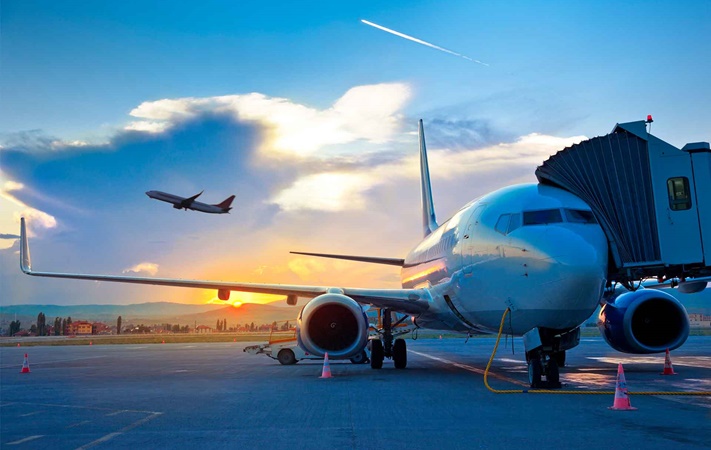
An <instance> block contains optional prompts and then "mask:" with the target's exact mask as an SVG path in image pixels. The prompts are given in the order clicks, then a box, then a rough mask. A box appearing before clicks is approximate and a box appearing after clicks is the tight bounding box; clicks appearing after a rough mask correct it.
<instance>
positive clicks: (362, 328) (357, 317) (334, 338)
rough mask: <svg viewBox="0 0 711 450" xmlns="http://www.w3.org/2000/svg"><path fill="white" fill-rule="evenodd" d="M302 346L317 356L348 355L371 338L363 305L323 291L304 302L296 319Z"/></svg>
mask: <svg viewBox="0 0 711 450" xmlns="http://www.w3.org/2000/svg"><path fill="white" fill-rule="evenodd" d="M296 335H297V337H298V340H299V345H300V346H301V348H303V349H304V350H306V351H307V352H309V353H311V354H312V355H316V356H323V355H324V354H325V353H326V352H328V356H329V357H332V358H348V357H351V356H353V355H355V354H357V353H359V352H361V351H362V350H363V349H364V348H365V344H367V342H368V318H367V317H366V315H365V312H363V308H361V306H360V305H359V304H358V302H356V301H355V300H353V299H352V298H350V297H348V296H346V295H343V294H332V293H329V294H323V295H319V296H318V297H316V298H314V299H313V300H311V301H310V302H308V303H307V304H306V306H304V308H303V309H302V310H301V313H300V314H299V319H298V321H297V323H296Z"/></svg>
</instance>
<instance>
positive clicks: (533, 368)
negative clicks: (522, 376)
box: [528, 357, 543, 388]
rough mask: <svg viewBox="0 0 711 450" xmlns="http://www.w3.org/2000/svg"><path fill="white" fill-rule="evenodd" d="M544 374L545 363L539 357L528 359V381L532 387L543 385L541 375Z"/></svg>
mask: <svg viewBox="0 0 711 450" xmlns="http://www.w3.org/2000/svg"><path fill="white" fill-rule="evenodd" d="M542 375H543V364H541V360H540V359H539V358H536V357H533V358H531V359H530V360H529V361H528V382H529V383H530V384H531V387H532V388H536V387H538V386H540V385H541V376H542Z"/></svg>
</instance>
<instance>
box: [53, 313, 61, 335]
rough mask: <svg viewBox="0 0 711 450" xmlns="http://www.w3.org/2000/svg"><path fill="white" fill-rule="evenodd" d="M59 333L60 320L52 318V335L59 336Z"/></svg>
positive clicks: (59, 318)
mask: <svg viewBox="0 0 711 450" xmlns="http://www.w3.org/2000/svg"><path fill="white" fill-rule="evenodd" d="M61 331H62V318H61V317H55V318H54V335H55V336H59V335H60V333H61Z"/></svg>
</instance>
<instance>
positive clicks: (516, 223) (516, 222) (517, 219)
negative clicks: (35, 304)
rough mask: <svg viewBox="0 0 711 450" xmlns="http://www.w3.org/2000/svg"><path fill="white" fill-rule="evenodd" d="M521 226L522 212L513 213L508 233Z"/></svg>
mask: <svg viewBox="0 0 711 450" xmlns="http://www.w3.org/2000/svg"><path fill="white" fill-rule="evenodd" d="M520 227H521V214H518V213H516V214H511V219H510V220H509V229H508V231H507V232H506V234H508V233H511V232H512V231H513V230H515V229H517V228H520Z"/></svg>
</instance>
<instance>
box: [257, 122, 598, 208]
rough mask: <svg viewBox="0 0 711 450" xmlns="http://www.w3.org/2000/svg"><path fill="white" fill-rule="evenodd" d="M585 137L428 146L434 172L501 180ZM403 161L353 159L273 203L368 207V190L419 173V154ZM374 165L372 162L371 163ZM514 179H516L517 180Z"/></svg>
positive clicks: (305, 178) (287, 190)
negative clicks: (494, 176)
mask: <svg viewBox="0 0 711 450" xmlns="http://www.w3.org/2000/svg"><path fill="white" fill-rule="evenodd" d="M583 139H586V138H585V136H573V137H568V138H560V137H556V136H547V135H542V134H537V133H532V134H529V135H526V136H522V137H520V138H518V139H516V140H515V141H514V142H510V143H501V144H496V145H490V146H487V147H484V148H478V149H471V150H452V149H449V148H440V149H429V150H428V158H429V163H430V171H431V173H432V174H433V177H437V178H440V179H441V178H447V179H456V178H459V177H462V176H470V175H473V174H482V173H486V174H489V175H491V174H500V177H501V179H502V180H506V179H508V178H510V177H511V176H517V175H518V174H519V173H520V172H521V171H523V170H526V171H530V172H531V173H533V169H535V167H536V166H538V165H539V164H541V163H542V162H543V161H544V160H545V159H547V158H548V156H550V155H551V154H553V153H555V152H557V151H558V150H562V149H563V148H565V147H567V146H570V145H573V144H575V143H578V142H580V141H582V140H583ZM411 153H412V154H410V155H408V156H403V157H401V158H400V159H398V160H389V161H383V162H382V163H380V162H376V163H375V164H372V163H371V162H370V161H368V160H364V161H362V162H361V165H360V166H359V165H358V164H354V165H353V167H351V168H350V170H351V172H346V171H340V172H338V171H337V172H322V173H316V174H309V175H306V176H303V177H301V178H299V179H297V180H296V181H295V182H294V183H293V184H292V185H291V186H289V187H287V188H285V189H283V190H281V191H280V192H278V193H277V194H275V195H274V196H273V197H272V198H271V199H270V202H271V203H273V204H276V205H279V207H280V208H281V209H282V210H284V211H287V212H293V211H299V210H316V211H330V212H335V211H345V210H362V209H365V208H366V207H367V206H368V200H369V199H368V198H367V193H368V192H369V191H370V190H372V189H373V188H375V187H378V186H381V185H384V184H388V183H390V184H392V183H396V182H397V180H401V179H403V178H409V179H412V178H417V179H419V177H420V165H419V164H420V163H419V155H418V154H416V152H411ZM366 164H370V165H366ZM512 181H513V180H512Z"/></svg>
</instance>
